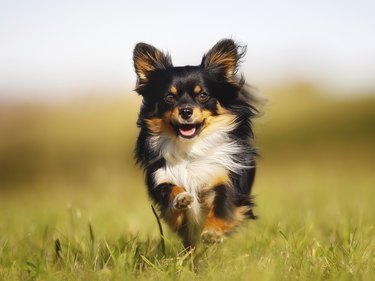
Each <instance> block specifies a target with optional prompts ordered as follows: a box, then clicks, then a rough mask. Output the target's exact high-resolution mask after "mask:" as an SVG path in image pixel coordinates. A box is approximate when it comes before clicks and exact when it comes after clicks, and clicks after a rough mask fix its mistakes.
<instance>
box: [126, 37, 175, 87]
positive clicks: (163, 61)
mask: <svg viewBox="0 0 375 281" xmlns="http://www.w3.org/2000/svg"><path fill="white" fill-rule="evenodd" d="M133 61H134V68H135V72H136V73H137V76H138V84H142V83H144V82H147V80H148V78H149V75H150V73H151V72H153V71H154V70H157V69H166V68H168V67H171V66H172V61H171V57H170V56H169V55H168V54H164V53H163V52H161V51H159V50H158V49H156V48H155V47H153V46H151V45H148V44H146V43H138V44H137V45H136V46H135V48H134V52H133Z"/></svg>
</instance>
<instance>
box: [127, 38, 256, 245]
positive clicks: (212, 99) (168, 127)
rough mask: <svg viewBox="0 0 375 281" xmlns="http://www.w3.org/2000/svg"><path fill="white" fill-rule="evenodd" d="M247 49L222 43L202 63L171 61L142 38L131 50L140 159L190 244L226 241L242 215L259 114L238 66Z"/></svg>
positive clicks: (165, 213)
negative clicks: (138, 101)
mask: <svg viewBox="0 0 375 281" xmlns="http://www.w3.org/2000/svg"><path fill="white" fill-rule="evenodd" d="M245 51H246V48H245V47H241V46H239V45H238V44H236V43H235V42H234V41H233V40H231V39H225V40H221V41H220V42H218V43H217V44H216V45H215V46H214V47H213V48H212V49H211V50H210V51H209V52H208V53H207V54H205V55H204V56H203V59H202V63H201V64H200V65H198V66H183V67H174V66H173V65H172V61H171V58H170V56H169V55H168V54H165V53H163V52H161V51H159V50H158V49H156V48H154V47H153V46H150V45H148V44H145V43H138V44H137V45H136V47H135V49H134V58H133V59H134V67H135V71H136V74H137V78H138V79H137V85H136V91H137V92H138V93H139V94H140V95H142V97H143V103H142V106H141V109H140V114H139V119H138V126H139V127H140V133H139V136H138V140H137V147H136V158H137V161H138V163H140V164H141V165H142V167H143V168H144V169H145V174H146V184H147V187H148V191H149V194H150V196H151V198H152V199H153V200H154V201H155V202H156V203H157V205H158V206H159V208H160V211H161V214H162V217H163V219H164V220H165V221H166V222H167V223H168V224H169V226H170V227H171V228H172V229H173V230H174V231H176V232H177V233H178V234H179V235H180V237H181V238H182V240H183V243H184V245H185V246H186V247H189V246H195V245H196V244H197V243H198V242H199V240H200V239H202V240H203V241H205V242H208V243H213V242H221V241H222V239H223V236H224V234H226V233H229V232H231V231H232V230H234V228H235V227H236V226H238V225H239V224H240V223H241V222H242V221H243V220H244V219H245V218H254V215H253V211H252V207H253V203H252V201H251V197H250V191H251V186H252V183H253V180H254V175H255V156H256V151H255V149H254V147H253V145H252V144H251V140H252V136H253V134H252V128H251V119H252V117H254V116H255V114H256V113H257V110H256V107H255V104H254V102H253V98H252V95H251V93H250V92H249V91H247V90H245V86H244V84H245V82H244V79H243V77H239V76H238V75H237V70H238V65H239V63H240V61H241V59H242V58H243V56H244V54H245Z"/></svg>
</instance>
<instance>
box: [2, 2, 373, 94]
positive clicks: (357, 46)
mask: <svg viewBox="0 0 375 281" xmlns="http://www.w3.org/2000/svg"><path fill="white" fill-rule="evenodd" d="M374 15H375V1H369V0H368V1H366V0H359V1H354V0H353V1H345V0H341V1H339V0H331V1H330V0H325V1H324V0H315V1H301V0H300V1H295V0H285V1H239V0H234V1H221V0H217V1H203V0H201V1H196V0H191V1H178V0H176V1H145V0H139V1H113V0H107V1H96V0H91V1H86V0H84V1H71V0H66V1H54V0H49V1H47V0H41V1H35V0H12V1H4V0H3V1H0V40H1V41H0V99H56V98H61V97H70V96H74V95H76V94H77V93H79V92H84V91H90V90H94V89H107V90H109V89H121V90H122V89H123V90H124V91H130V90H131V89H133V88H134V83H135V74H134V70H133V64H132V51H133V48H134V45H135V44H136V43H137V42H146V43H149V44H152V45H154V46H156V47H158V48H159V49H161V50H164V51H168V52H170V53H171V55H172V60H173V63H174V65H188V64H190V65H196V64H199V63H200V61H201V58H202V55H203V54H204V53H205V52H207V51H208V50H209V48H210V47H212V46H213V45H214V44H215V43H216V42H217V41H218V40H220V39H222V38H227V37H229V38H233V39H235V40H236V41H238V42H241V43H243V44H245V45H247V56H246V59H245V61H244V62H243V64H242V72H243V73H244V74H245V75H246V78H247V81H248V82H249V83H251V84H253V85H255V86H256V87H265V86H269V85H278V84H282V83H288V82H293V81H297V80H302V81H308V82H311V83H315V84H317V85H320V86H322V87H328V88H332V89H335V90H337V91H339V92H342V93H353V92H360V91H370V90H375V75H374V73H375V16H374Z"/></svg>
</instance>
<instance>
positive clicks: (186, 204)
mask: <svg viewBox="0 0 375 281" xmlns="http://www.w3.org/2000/svg"><path fill="white" fill-rule="evenodd" d="M193 201H194V197H193V196H192V195H191V194H190V193H187V192H181V193H179V194H177V196H176V197H175V198H174V200H173V208H175V209H177V210H186V209H190V208H191V204H192V203H193Z"/></svg>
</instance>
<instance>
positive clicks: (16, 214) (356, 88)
mask: <svg viewBox="0 0 375 281" xmlns="http://www.w3.org/2000/svg"><path fill="white" fill-rule="evenodd" d="M374 11H375V2H374V1H366V0H360V1H338V0H337V1H336V0H333V1H323V0H318V1H294V0H288V1H238V0H236V1H230V2H229V1H219V0H216V1H195V0H193V1H144V0H140V1H132V2H130V1H70V0H68V1H46V0H40V1H25V0H14V1H2V2H0V38H1V44H0V219H1V220H0V230H4V229H5V228H7V227H9V225H11V224H12V223H14V221H17V220H20V218H24V217H25V218H28V219H24V221H27V223H26V224H25V225H26V227H29V226H30V225H32V224H33V223H35V221H36V219H35V218H36V217H35V216H34V217H33V216H31V217H30V214H32V213H33V212H34V211H38V210H39V211H40V213H42V214H45V215H47V214H51V213H54V212H55V211H56V210H57V209H62V210H65V209H69V208H72V206H73V208H77V210H81V211H80V212H86V216H87V218H88V219H93V220H98V221H100V218H102V221H105V220H106V218H107V217H108V214H111V215H113V216H115V217H116V220H112V222H113V223H118V225H126V227H127V228H129V229H144V228H145V227H146V226H145V225H147V224H146V223H144V222H145V221H147V219H148V220H149V221H153V215H152V213H151V212H150V210H149V202H148V201H147V195H146V192H145V188H144V184H143V179H142V173H141V171H140V170H139V169H138V168H137V167H135V165H134V160H133V148H134V145H135V139H136V135H137V131H138V130H137V128H136V125H135V122H136V119H137V114H138V110H139V104H140V102H141V99H140V97H138V96H137V94H136V93H135V92H134V91H133V88H134V85H135V74H134V71H133V65H132V50H133V47H134V45H135V44H136V43H137V42H140V41H143V42H147V43H150V44H152V45H154V46H156V47H158V48H160V49H162V50H164V51H169V52H170V53H171V54H172V59H173V62H174V64H175V65H186V64H191V65H196V64H199V63H200V60H201V58H202V55H203V54H204V53H205V52H207V51H208V49H209V48H210V47H212V45H213V44H215V43H216V42H217V41H218V40H220V39H222V38H226V37H230V38H233V39H235V40H237V41H239V42H242V43H243V44H246V45H247V48H248V49H247V50H248V51H247V56H246V60H245V61H244V62H243V64H242V72H243V73H244V75H245V77H246V78H247V82H248V83H250V84H251V85H253V86H254V87H255V88H257V89H258V91H259V92H260V93H262V94H263V95H264V96H266V97H267V98H268V100H269V102H268V104H267V105H266V106H265V108H264V112H265V114H264V115H263V116H262V117H260V118H258V119H257V120H255V130H256V140H255V142H256V144H257V146H258V147H259V151H260V155H261V157H260V159H259V173H258V176H257V179H256V183H255V187H254V194H256V195H257V201H258V205H259V207H258V211H257V213H258V214H259V215H260V216H261V217H262V216H263V218H265V219H267V218H271V217H276V220H278V218H277V216H278V215H277V214H278V212H279V214H280V213H283V214H284V215H285V214H286V213H288V212H287V210H286V209H287V208H289V207H290V206H291V205H292V206H294V210H296V211H298V210H301V211H302V213H299V214H301V215H302V214H305V213H306V212H310V214H311V213H312V214H314V212H316V210H317V209H320V210H323V211H324V212H325V211H327V210H331V211H332V212H331V214H332V216H334V215H335V214H340V213H347V214H349V215H350V214H358V216H359V215H360V214H362V215H361V216H362V217H364V218H366V219H368V220H369V221H370V220H371V219H372V218H373V215H372V217H371V216H370V217H369V216H366V213H367V214H368V212H369V210H371V209H370V208H371V206H372V204H373V202H374V199H375V197H374V191H373V189H374V187H375V178H374V176H373V171H374V159H375V150H374V140H375V130H374V129H375V79H374V78H375V77H374V73H375V53H374V51H375V36H374V34H375V17H374ZM371 202H372V203H371ZM82 210H84V211H82ZM80 212H77V213H75V215H76V216H80V214H81V213H80ZM297 213H298V212H295V213H294V214H295V215H296V214H297ZM328 213H329V212H328V211H327V214H328ZM28 216H29V217H28ZM358 216H355V217H356V218H358ZM153 223H154V221H153V222H152V223H150V224H149V225H150V228H152V229H155V225H154V224H153Z"/></svg>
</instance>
